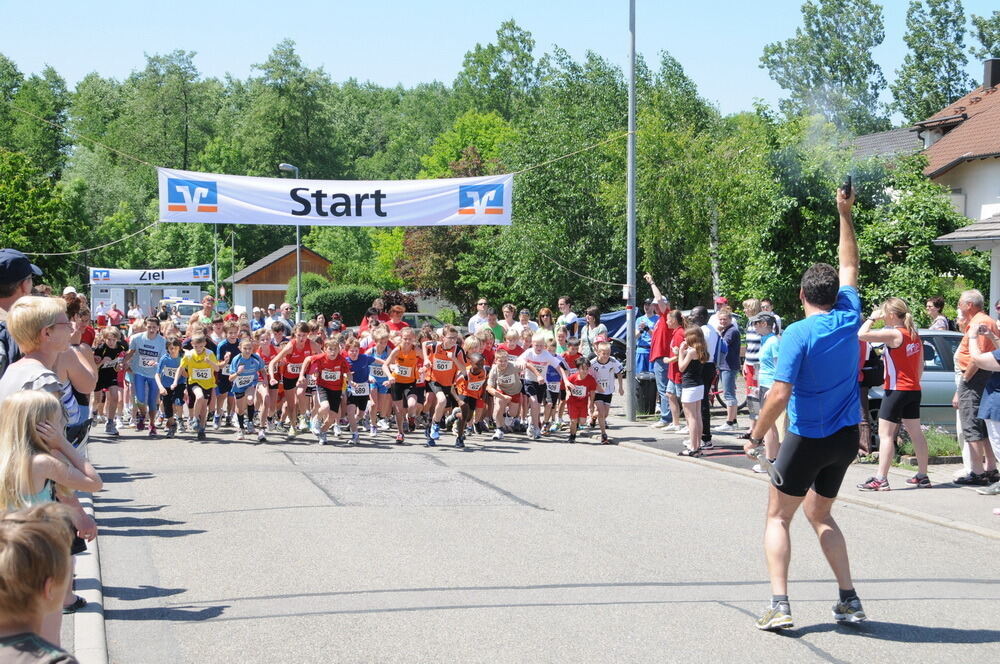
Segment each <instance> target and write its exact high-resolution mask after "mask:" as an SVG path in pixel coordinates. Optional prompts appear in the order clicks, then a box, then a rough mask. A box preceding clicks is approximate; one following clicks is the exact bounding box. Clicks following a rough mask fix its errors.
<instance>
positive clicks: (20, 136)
mask: <svg viewBox="0 0 1000 664" xmlns="http://www.w3.org/2000/svg"><path fill="white" fill-rule="evenodd" d="M12 103H13V104H14V105H15V106H17V107H18V108H20V109H22V110H24V111H27V113H30V114H31V115H28V114H26V113H18V114H17V117H16V118H14V126H13V128H12V135H11V143H12V144H13V147H14V148H15V149H17V150H19V151H20V152H24V153H25V154H26V155H28V157H29V158H30V159H31V160H32V161H33V162H34V163H35V165H37V166H38V167H39V168H41V169H42V171H44V172H45V173H46V174H48V175H49V177H51V178H52V179H53V180H58V179H59V176H60V174H61V173H62V168H63V163H64V161H65V159H66V149H67V146H68V141H67V139H66V135H65V133H64V132H63V130H62V129H60V128H59V127H57V126H54V125H64V124H65V123H66V109H67V107H68V106H69V93H68V92H67V91H66V82H65V81H64V80H63V79H62V77H61V76H59V74H57V73H56V70H55V69H53V68H52V67H45V69H44V70H42V75H41V76H39V75H37V74H32V75H31V76H29V77H28V78H27V79H25V81H24V82H23V83H22V84H21V86H20V87H19V88H18V90H17V93H16V94H15V95H14V99H13V102H12ZM48 123H54V124H48Z"/></svg>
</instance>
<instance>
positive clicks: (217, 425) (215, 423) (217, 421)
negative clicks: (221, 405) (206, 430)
mask: <svg viewBox="0 0 1000 664" xmlns="http://www.w3.org/2000/svg"><path fill="white" fill-rule="evenodd" d="M221 428H222V418H221V417H219V416H218V415H216V416H215V417H213V418H212V429H213V430H215V431H218V430H219V429H221Z"/></svg>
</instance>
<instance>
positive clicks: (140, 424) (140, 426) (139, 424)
mask: <svg viewBox="0 0 1000 664" xmlns="http://www.w3.org/2000/svg"><path fill="white" fill-rule="evenodd" d="M135 430H136V431H145V430H146V418H144V417H137V418H136V419H135Z"/></svg>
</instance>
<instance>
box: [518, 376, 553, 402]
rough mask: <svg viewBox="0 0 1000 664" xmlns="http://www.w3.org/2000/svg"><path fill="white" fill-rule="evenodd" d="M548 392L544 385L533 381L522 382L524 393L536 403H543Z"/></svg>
mask: <svg viewBox="0 0 1000 664" xmlns="http://www.w3.org/2000/svg"><path fill="white" fill-rule="evenodd" d="M548 391H549V388H548V387H546V385H545V383H536V382H535V381H533V380H532V381H528V380H526V381H524V393H525V394H527V395H528V396H529V397H531V398H533V399H534V400H535V401H537V402H538V403H545V393H546V392H548Z"/></svg>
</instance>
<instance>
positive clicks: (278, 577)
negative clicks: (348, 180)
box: [91, 425, 1000, 664]
mask: <svg viewBox="0 0 1000 664" xmlns="http://www.w3.org/2000/svg"><path fill="white" fill-rule="evenodd" d="M651 432H652V430H651V429H649V428H648V427H645V426H641V425H639V426H636V425H632V426H628V427H625V426H621V427H618V426H616V428H615V430H614V434H615V436H616V437H618V438H619V439H622V438H629V439H631V440H630V441H628V442H629V444H630V445H631V444H641V445H643V446H645V447H646V450H648V451H637V450H634V449H628V448H627V447H625V446H601V445H597V444H592V443H591V441H593V442H596V440H594V439H590V440H587V439H586V438H585V439H584V442H582V443H581V444H577V445H569V444H567V443H566V442H565V436H564V435H556V436H553V437H552V438H550V439H546V440H542V441H539V442H530V441H527V440H525V439H524V438H523V436H511V437H509V438H508V439H507V440H504V441H502V442H494V441H490V440H489V439H488V438H487V437H485V436H474V437H472V438H471V439H470V440H469V443H470V446H469V449H468V450H466V451H461V450H456V449H455V448H453V447H448V446H442V447H438V448H433V449H432V448H426V447H423V446H416V445H414V446H406V447H397V446H395V445H392V444H391V442H390V441H389V440H388V437H386V438H384V439H382V440H379V441H376V442H375V444H369V443H367V442H366V444H365V445H363V446H360V447H352V448H348V447H344V446H339V447H337V446H331V447H321V446H318V445H315V444H307V441H310V442H311V440H312V437H311V436H308V435H307V436H306V437H304V439H302V440H298V441H294V442H281V443H276V442H275V443H271V444H267V445H254V444H250V443H241V442H237V441H235V440H234V437H233V433H232V431H231V430H230V431H226V432H225V434H224V435H219V434H214V433H212V432H209V440H208V441H207V442H205V443H199V442H196V441H194V440H193V439H191V438H190V437H189V436H185V437H182V438H178V439H174V440H148V439H145V438H143V437H139V436H135V435H134V433H132V432H126V435H123V436H122V438H121V439H118V440H102V439H99V438H98V439H95V440H94V441H93V442H92V444H91V455H92V458H93V460H94V462H95V463H96V464H97V465H98V467H99V470H100V472H101V473H102V475H103V477H104V479H105V486H106V489H105V490H104V491H102V492H101V493H99V494H97V495H96V496H95V508H96V510H97V517H98V521H99V525H100V529H101V536H100V544H101V549H100V552H101V568H102V574H103V587H104V597H105V600H104V601H105V617H106V625H107V643H108V650H109V655H110V659H111V661H113V662H123V663H124V662H130V663H131V662H142V663H143V664H157V663H158V662H169V663H170V664H175V663H178V662H197V663H199V664H201V663H203V662H231V661H241V662H269V663H270V662H285V661H309V660H318V661H331V662H358V661H378V662H396V661H398V662H413V661H435V662H436V661H462V662H478V661H481V662H491V663H493V662H524V661H532V662H564V661H581V662H607V661H628V662H646V661H649V662H663V661H684V662H703V661H704V662H708V661H711V662H718V661H749V660H761V661H768V662H796V663H798V662H802V661H814V660H818V661H828V662H849V661H861V660H877V661H882V662H895V661H900V662H910V661H913V660H914V659H921V660H924V661H943V660H945V659H952V660H955V661H986V660H988V659H989V658H990V657H992V655H993V650H994V648H995V643H996V642H998V641H1000V629H998V627H997V626H998V625H1000V601H998V600H1000V586H997V584H996V580H995V574H993V572H992V568H991V567H990V565H989V562H988V561H989V560H991V559H992V557H993V554H994V553H995V550H996V542H995V541H993V540H992V539H991V538H989V537H985V536H982V535H978V534H974V533H971V532H967V531H961V530H956V529H954V528H944V527H940V526H936V525H932V524H928V523H926V522H923V521H919V520H916V519H913V518H907V517H903V516H900V515H898V514H892V513H888V512H885V511H882V510H872V509H869V508H867V507H863V506H860V505H852V504H845V505H843V506H839V507H838V515H837V516H838V520H840V522H841V524H842V526H843V527H844V530H845V532H847V533H848V537H849V543H850V546H851V553H852V563H853V565H854V568H855V574H856V576H857V585H858V589H859V592H860V593H861V595H862V598H863V599H864V600H865V607H866V609H867V610H868V612H869V613H870V615H871V616H872V621H871V622H870V623H867V624H865V625H863V626H861V627H857V628H848V627H840V626H836V625H835V624H833V623H832V622H831V621H830V615H829V607H830V605H831V604H832V599H833V597H834V596H835V594H836V591H835V585H834V584H833V582H832V581H831V580H830V572H829V569H828V568H827V566H826V562H825V560H824V559H823V557H822V554H821V552H820V550H819V547H818V546H816V543H815V538H814V536H813V534H812V532H811V530H810V529H809V527H808V524H807V523H806V522H805V520H804V519H797V520H796V521H795V522H793V526H792V527H793V531H794V532H793V536H794V538H795V541H796V549H795V557H794V561H793V569H792V606H793V611H794V614H795V619H796V623H797V629H795V630H791V631H789V632H787V633H786V634H784V635H783V636H777V635H771V634H761V633H758V632H757V631H756V630H754V629H753V627H752V618H753V616H754V615H755V614H756V613H758V612H759V610H760V609H761V607H762V605H763V603H764V601H765V600H766V599H767V597H768V595H769V591H768V586H767V582H766V573H765V569H764V563H763V558H762V553H761V550H760V538H761V533H762V527H763V513H764V505H765V500H766V484H765V483H764V482H763V481H758V479H757V478H755V477H748V476H746V475H741V474H734V473H733V472H718V471H719V469H720V468H719V466H718V464H717V463H714V462H713V463H711V464H697V463H691V462H689V461H688V460H679V459H678V458H677V457H673V456H670V457H664V456H659V455H657V454H656V453H650V451H652V452H655V451H656V450H654V449H653V447H652V446H651V445H652V444H659V443H658V442H657V441H658V440H659V439H660V438H664V439H665V437H663V436H660V435H656V434H651ZM130 434H131V435H130ZM445 440H446V442H447V441H450V436H446V437H445ZM649 441H652V443H649ZM664 444H670V441H666V442H665V443H664ZM924 493H927V494H930V495H934V494H935V493H937V490H936V489H935V490H931V491H927V492H924ZM940 493H942V494H948V493H949V491H947V490H942V491H941V492H940ZM956 493H958V492H956ZM962 493H964V492H962ZM885 495H887V496H894V495H896V494H895V493H889V494H885ZM898 495H900V496H903V497H907V496H910V494H907V493H906V492H903V491H901V492H899V494H898ZM911 497H913V498H921V499H922V498H923V496H921V495H917V494H914V495H912V496H911ZM977 497H978V496H977ZM978 498H982V497H978ZM983 500H986V501H988V500H989V499H986V498H983ZM915 543H919V544H915ZM915 546H919V555H914V553H915V549H914V547H915Z"/></svg>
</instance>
